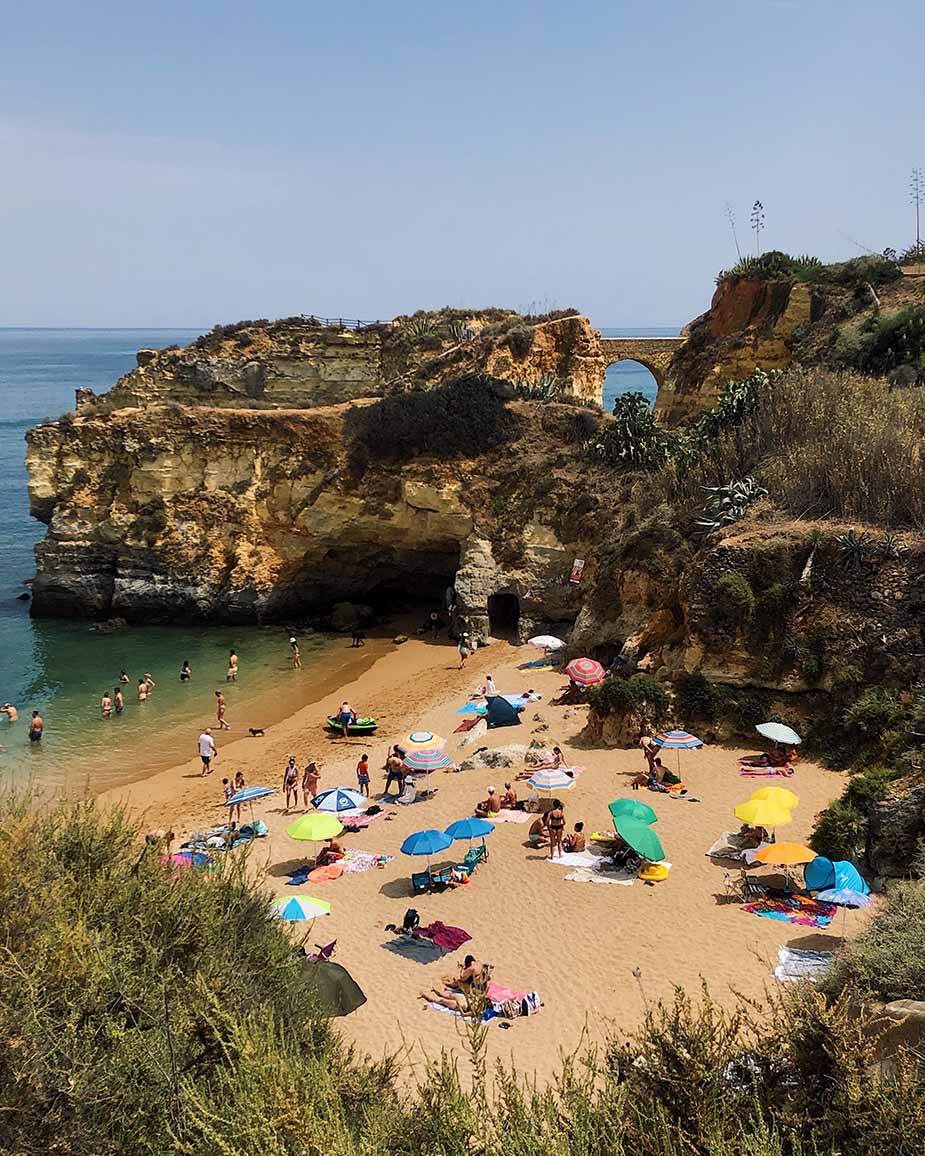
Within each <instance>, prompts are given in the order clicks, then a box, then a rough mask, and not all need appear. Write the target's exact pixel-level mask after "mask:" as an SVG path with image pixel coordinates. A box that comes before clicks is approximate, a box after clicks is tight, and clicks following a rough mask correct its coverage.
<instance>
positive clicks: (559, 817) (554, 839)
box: [546, 799, 565, 859]
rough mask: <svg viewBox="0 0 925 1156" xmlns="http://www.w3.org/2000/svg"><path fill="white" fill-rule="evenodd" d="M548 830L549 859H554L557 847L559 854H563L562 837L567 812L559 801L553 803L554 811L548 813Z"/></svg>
mask: <svg viewBox="0 0 925 1156" xmlns="http://www.w3.org/2000/svg"><path fill="white" fill-rule="evenodd" d="M546 830H547V831H548V832H549V858H550V859H552V858H553V857H554V856H555V854H556V848H557V847H558V849H559V854H560V855H561V854H562V836H563V834H564V832H565V811H563V809H562V804H561V803H560V801H559V800H558V799H556V801H555V802H554V803H553V805H552V810H551V811H547V813H546Z"/></svg>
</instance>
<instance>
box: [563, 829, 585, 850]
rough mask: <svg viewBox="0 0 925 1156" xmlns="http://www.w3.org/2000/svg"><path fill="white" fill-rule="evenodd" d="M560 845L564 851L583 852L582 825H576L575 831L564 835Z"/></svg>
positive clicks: (583, 832) (583, 834)
mask: <svg viewBox="0 0 925 1156" xmlns="http://www.w3.org/2000/svg"><path fill="white" fill-rule="evenodd" d="M562 845H563V846H564V847H565V849H566V851H584V849H585V825H584V823H576V824H575V830H574V831H573V832H572V833H571V834H570V835H566V836H565V838H564V839H563V840H562Z"/></svg>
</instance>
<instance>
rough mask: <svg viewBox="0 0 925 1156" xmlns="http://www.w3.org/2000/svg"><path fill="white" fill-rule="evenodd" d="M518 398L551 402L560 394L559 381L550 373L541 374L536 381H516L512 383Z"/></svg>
mask: <svg viewBox="0 0 925 1156" xmlns="http://www.w3.org/2000/svg"><path fill="white" fill-rule="evenodd" d="M513 385H514V392H515V393H516V394H517V396H518V397H523V398H526V399H527V400H528V401H551V400H552V399H553V398H554V397H556V395H557V394H559V393H561V392H562V387H561V384H560V382H559V379H558V378H557V377H555V376H554V375H553V374H551V373H545V372H544V373H541V374H540V376H539V377H538V378H537V379H536V381H523V380H518V381H515V382H514V383H513Z"/></svg>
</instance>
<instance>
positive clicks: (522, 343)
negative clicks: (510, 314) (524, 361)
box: [504, 325, 534, 358]
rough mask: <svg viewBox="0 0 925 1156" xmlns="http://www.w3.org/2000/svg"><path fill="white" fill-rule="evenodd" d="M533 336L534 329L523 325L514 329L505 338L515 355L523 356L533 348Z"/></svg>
mask: <svg viewBox="0 0 925 1156" xmlns="http://www.w3.org/2000/svg"><path fill="white" fill-rule="evenodd" d="M533 338H534V330H533V329H531V328H528V327H527V326H526V325H521V326H520V327H519V328H518V329H512V330H511V332H510V333H509V334H508V335H507V337H506V338H505V339H504V340H505V344H506V345H507V347H508V349H510V351H511V353H512V354H513V355H514V356H515V357H519V358H523V357H526V356H527V354H528V353H529V352H530V350H531V349H532V348H533Z"/></svg>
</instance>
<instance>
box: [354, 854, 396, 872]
mask: <svg viewBox="0 0 925 1156" xmlns="http://www.w3.org/2000/svg"><path fill="white" fill-rule="evenodd" d="M391 860H392V856H391V855H376V854H375V853H374V852H373V851H359V850H357V851H348V852H347V853H346V854H345V855H344V857H343V859H342V860H341V863H342V865H343V868H344V874H345V875H359V874H361V873H362V872H363V871H371V870H372V869H373V868H374V867H378V866H379V864H380V863H389V862H391Z"/></svg>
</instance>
